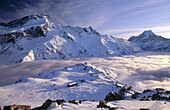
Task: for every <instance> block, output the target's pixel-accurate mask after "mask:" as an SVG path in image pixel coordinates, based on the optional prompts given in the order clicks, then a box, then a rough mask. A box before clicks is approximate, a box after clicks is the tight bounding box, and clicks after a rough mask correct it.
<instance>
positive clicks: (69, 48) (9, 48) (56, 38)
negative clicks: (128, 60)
mask: <svg viewBox="0 0 170 110" xmlns="http://www.w3.org/2000/svg"><path fill="white" fill-rule="evenodd" d="M37 16H38V15H37ZM32 26H35V27H37V26H38V27H40V26H43V27H42V28H41V29H40V30H38V31H37V29H35V28H32ZM28 27H30V29H33V30H30V29H28ZM44 27H45V28H44ZM4 28H5V29H6V28H9V27H2V26H1V28H0V30H1V31H3V30H5V29H4ZM18 28H19V29H18ZM23 28H24V30H25V28H27V29H28V30H29V31H28V32H29V33H27V31H23V32H22V34H21V35H20V36H18V34H14V35H13V33H10V32H11V31H7V30H8V29H6V32H7V33H10V34H2V35H1V37H2V38H3V39H1V54H4V55H7V56H9V57H10V58H9V59H10V61H9V62H28V61H33V60H38V59H65V58H72V57H84V56H86V57H94V56H95V57H103V56H115V55H123V54H133V53H135V52H138V51H141V50H140V48H139V47H138V46H136V45H135V44H133V43H130V42H128V41H126V40H124V39H120V38H114V37H112V36H107V35H100V34H99V33H98V32H96V31H95V30H94V29H92V27H88V28H81V27H71V26H60V25H56V26H55V27H54V23H53V22H52V20H51V19H50V18H49V17H47V15H42V17H41V18H38V19H36V20H35V19H33V20H32V19H31V20H28V21H27V22H26V23H25V24H23V25H21V26H18V27H16V28H14V29H15V31H16V32H20V29H23ZM10 29H11V28H10ZM12 29H13V28H12ZM25 33H26V34H25ZM39 33H42V34H39ZM23 36H25V37H23ZM42 36H44V37H42ZM6 39H7V40H6Z"/></svg>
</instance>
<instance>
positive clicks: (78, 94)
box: [0, 63, 134, 107]
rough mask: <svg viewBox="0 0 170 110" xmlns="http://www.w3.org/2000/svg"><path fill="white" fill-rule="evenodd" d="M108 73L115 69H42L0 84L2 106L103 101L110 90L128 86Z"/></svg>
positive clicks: (85, 64)
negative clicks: (10, 83) (3, 84)
mask: <svg viewBox="0 0 170 110" xmlns="http://www.w3.org/2000/svg"><path fill="white" fill-rule="evenodd" d="M105 74H112V75H113V74H114V72H113V71H109V70H108V71H107V73H106V72H105V70H103V69H100V68H96V67H95V66H92V65H90V64H87V63H84V64H76V65H74V66H70V67H66V68H65V69H62V70H54V71H50V72H43V73H40V74H39V75H36V76H34V77H32V78H25V79H21V80H18V81H17V82H16V84H12V85H7V86H2V87H0V92H1V94H0V97H1V100H0V103H1V105H2V106H4V105H8V104H14V103H15V104H27V103H29V104H31V106H32V107H37V106H38V105H40V104H42V103H43V102H44V101H45V100H47V99H52V100H53V99H54V100H56V99H64V100H91V101H92V100H97V101H100V100H104V98H105V96H106V95H107V94H108V93H109V92H114V93H118V92H119V91H120V90H121V89H122V88H124V87H126V85H123V84H118V82H116V83H115V81H114V80H113V79H116V77H115V76H116V74H115V76H114V77H113V78H112V79H110V78H108V77H107V76H105ZM118 85H119V86H118ZM7 91H8V92H7ZM13 91H15V92H13ZM125 94H127V95H124V98H128V97H129V96H130V94H131V95H132V94H134V92H133V91H132V90H127V91H126V92H125ZM8 96H9V97H8ZM23 97H24V98H23ZM35 97H36V98H35ZM35 99H36V100H35ZM5 100H8V101H5Z"/></svg>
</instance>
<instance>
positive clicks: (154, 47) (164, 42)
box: [128, 30, 170, 51]
mask: <svg viewBox="0 0 170 110" xmlns="http://www.w3.org/2000/svg"><path fill="white" fill-rule="evenodd" d="M128 41H130V42H132V43H135V44H136V45H138V46H139V47H140V48H141V49H143V50H151V51H170V39H166V38H163V37H161V36H158V35H155V34H154V33H153V32H152V31H151V30H149V31H144V32H143V33H142V34H140V35H139V36H132V37H130V38H129V39H128Z"/></svg>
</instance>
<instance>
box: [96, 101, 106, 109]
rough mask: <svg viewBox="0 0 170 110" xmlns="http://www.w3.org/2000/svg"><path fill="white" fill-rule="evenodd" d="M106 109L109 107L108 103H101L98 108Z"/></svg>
mask: <svg viewBox="0 0 170 110" xmlns="http://www.w3.org/2000/svg"><path fill="white" fill-rule="evenodd" d="M106 107H108V106H107V103H106V102H103V101H100V102H99V104H98V105H97V108H106Z"/></svg>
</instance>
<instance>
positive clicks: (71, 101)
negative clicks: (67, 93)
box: [68, 100, 78, 105]
mask: <svg viewBox="0 0 170 110" xmlns="http://www.w3.org/2000/svg"><path fill="white" fill-rule="evenodd" d="M68 102H70V103H72V104H76V105H78V103H77V102H76V101H75V100H69V101H68Z"/></svg>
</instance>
